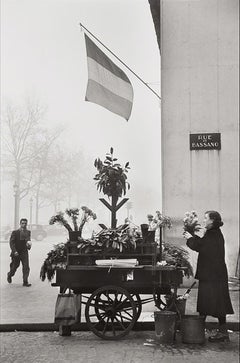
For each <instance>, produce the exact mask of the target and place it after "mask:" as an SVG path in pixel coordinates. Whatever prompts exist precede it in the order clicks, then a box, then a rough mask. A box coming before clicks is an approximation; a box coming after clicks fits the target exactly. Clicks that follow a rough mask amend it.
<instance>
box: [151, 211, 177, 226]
mask: <svg viewBox="0 0 240 363" xmlns="http://www.w3.org/2000/svg"><path fill="white" fill-rule="evenodd" d="M147 219H148V224H149V230H151V231H154V230H156V229H157V228H159V227H168V228H171V226H172V222H171V218H170V217H167V216H164V215H163V214H162V213H161V212H159V211H158V210H157V211H156V214H155V217H154V216H153V215H152V214H148V215H147Z"/></svg>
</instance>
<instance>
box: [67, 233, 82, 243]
mask: <svg viewBox="0 0 240 363" xmlns="http://www.w3.org/2000/svg"><path fill="white" fill-rule="evenodd" d="M68 233H69V241H71V242H72V241H73V242H74V241H78V237H81V232H80V231H69V232H68Z"/></svg>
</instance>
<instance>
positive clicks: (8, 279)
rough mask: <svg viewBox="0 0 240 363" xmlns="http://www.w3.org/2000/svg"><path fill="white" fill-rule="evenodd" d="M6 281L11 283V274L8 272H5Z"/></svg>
mask: <svg viewBox="0 0 240 363" xmlns="http://www.w3.org/2000/svg"><path fill="white" fill-rule="evenodd" d="M7 282H8V283H9V284H11V283H12V276H11V275H10V274H9V273H8V274H7Z"/></svg>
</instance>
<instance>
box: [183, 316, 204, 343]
mask: <svg viewBox="0 0 240 363" xmlns="http://www.w3.org/2000/svg"><path fill="white" fill-rule="evenodd" d="M181 336H182V342H183V343H190V344H191V343H198V344H203V343H204V342H205V322H204V317H202V316H198V315H185V316H182V320H181Z"/></svg>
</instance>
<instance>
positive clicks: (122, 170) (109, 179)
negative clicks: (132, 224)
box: [94, 147, 130, 228]
mask: <svg viewBox="0 0 240 363" xmlns="http://www.w3.org/2000/svg"><path fill="white" fill-rule="evenodd" d="M117 160H118V159H117V158H115V157H114V156H113V148H112V147H111V148H110V153H107V154H106V158H105V160H104V161H101V160H100V159H99V158H97V159H96V160H95V162H94V166H95V167H96V168H97V170H98V173H97V174H96V175H95V177H94V180H96V181H97V183H96V184H97V189H98V190H99V192H103V194H105V195H107V196H108V197H109V198H111V202H112V204H111V205H110V204H109V203H108V202H107V201H106V200H105V199H103V198H100V201H101V202H102V203H103V204H104V205H105V206H106V207H107V208H108V209H110V211H111V217H112V218H111V228H116V225H117V220H116V212H117V210H118V209H119V208H120V207H122V206H123V204H124V203H126V202H127V201H128V198H124V199H122V201H121V202H120V203H119V204H117V203H118V199H119V198H121V197H122V196H123V195H125V194H126V191H127V189H130V184H129V183H128V182H127V172H128V170H129V169H130V167H129V162H127V163H126V164H125V166H124V167H123V166H121V165H120V164H119V163H118V162H117Z"/></svg>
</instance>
